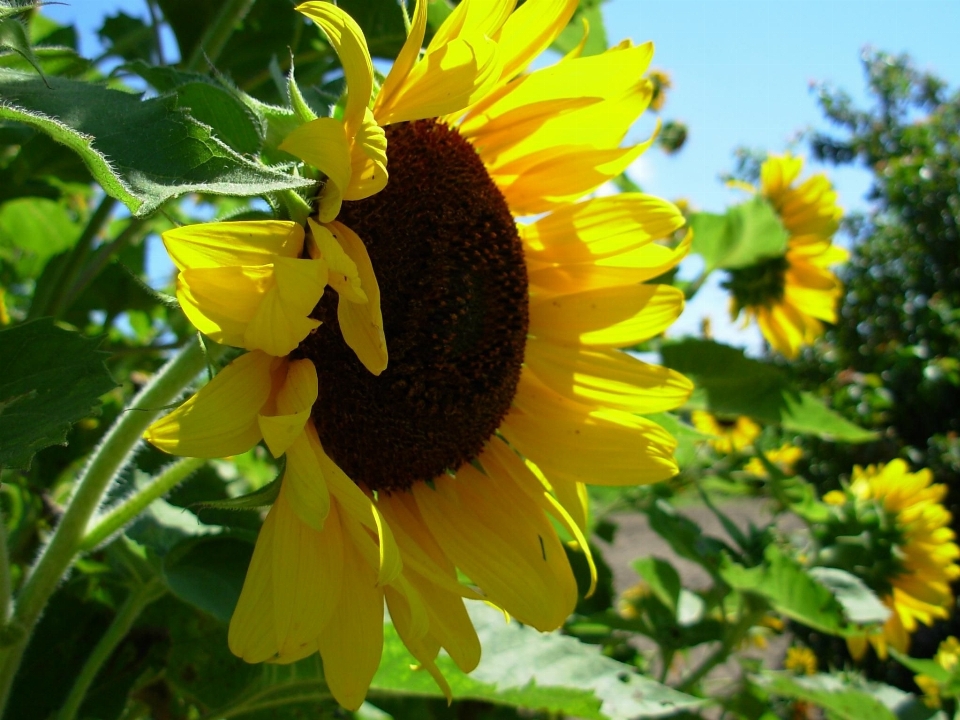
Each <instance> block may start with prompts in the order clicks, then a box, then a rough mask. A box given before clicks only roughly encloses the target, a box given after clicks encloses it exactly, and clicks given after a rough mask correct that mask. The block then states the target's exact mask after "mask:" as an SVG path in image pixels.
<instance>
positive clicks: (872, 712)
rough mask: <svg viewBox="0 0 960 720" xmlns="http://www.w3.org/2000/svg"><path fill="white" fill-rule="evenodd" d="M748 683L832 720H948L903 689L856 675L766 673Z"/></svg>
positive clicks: (941, 712) (938, 711) (942, 714)
mask: <svg viewBox="0 0 960 720" xmlns="http://www.w3.org/2000/svg"><path fill="white" fill-rule="evenodd" d="M751 680H752V681H753V682H755V683H756V684H757V685H759V686H760V687H762V688H763V689H764V690H766V691H767V692H769V693H771V694H772V695H779V696H780V697H786V698H791V699H793V700H803V701H805V702H809V703H813V704H814V705H817V706H818V707H821V708H823V709H824V710H826V711H827V717H829V718H831V719H832V720H863V718H870V720H947V716H946V715H945V714H944V713H943V711H941V710H938V709H936V708H929V707H927V706H926V705H925V704H924V703H923V701H922V700H920V699H919V698H917V697H914V696H912V695H910V694H909V693H906V692H904V691H903V690H899V689H897V688H895V687H891V686H890V685H884V684H882V683H874V682H868V681H867V680H864V679H862V678H860V677H858V676H855V675H839V674H837V675H827V674H826V673H821V674H819V675H811V676H810V677H797V676H796V675H792V674H790V673H786V672H765V673H762V674H760V675H755V676H752V677H751Z"/></svg>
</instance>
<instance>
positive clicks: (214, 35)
mask: <svg viewBox="0 0 960 720" xmlns="http://www.w3.org/2000/svg"><path fill="white" fill-rule="evenodd" d="M255 2H256V0H226V1H225V2H224V3H223V7H222V8H221V9H220V13H219V14H218V15H217V17H216V18H215V19H214V21H213V22H212V23H210V25H209V26H207V29H206V30H205V31H204V33H203V37H201V38H200V42H198V43H197V46H196V47H195V48H194V49H193V52H192V53H191V55H190V59H189V60H188V61H187V64H186V69H187V70H190V71H193V72H201V71H202V70H203V69H204V63H205V62H208V63H210V64H211V65H212V64H213V63H215V62H216V61H217V59H218V58H219V57H220V53H222V52H223V48H224V47H225V46H226V44H227V41H228V40H229V39H230V36H231V35H233V31H234V30H235V29H236V27H237V24H238V23H240V22H242V21H243V19H244V18H245V17H246V16H247V13H248V12H250V8H252V7H253V4H254V3H255Z"/></svg>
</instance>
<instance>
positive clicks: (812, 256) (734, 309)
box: [723, 155, 847, 358]
mask: <svg viewBox="0 0 960 720" xmlns="http://www.w3.org/2000/svg"><path fill="white" fill-rule="evenodd" d="M802 168H803V160H802V159H801V158H797V157H792V156H790V155H782V156H776V155H774V156H771V157H769V158H767V160H766V161H765V162H764V163H763V165H762V166H761V168H760V190H759V192H760V195H762V196H763V197H764V198H766V199H767V200H768V201H769V202H770V204H771V205H772V206H773V208H774V210H775V211H776V213H777V215H778V216H779V217H780V221H781V223H782V224H783V227H784V229H785V230H786V231H787V233H788V234H789V239H788V241H787V249H786V253H785V254H784V255H782V256H779V257H774V258H770V259H767V260H762V261H761V262H760V263H758V264H757V265H752V266H750V267H746V268H743V269H739V270H730V271H728V272H729V277H728V279H727V280H726V281H724V283H723V285H724V287H726V288H727V289H729V290H730V292H731V294H732V297H731V302H730V315H731V317H732V318H733V319H734V320H736V319H737V318H738V317H739V316H740V314H741V313H744V315H745V321H746V322H749V321H750V320H756V322H757V325H758V326H759V327H760V332H762V333H763V336H764V337H765V338H766V339H767V342H769V343H770V345H771V346H772V347H773V348H774V349H775V350H778V351H779V352H781V353H782V354H783V355H785V356H787V357H789V358H793V357H796V356H797V353H798V352H799V351H800V348H801V347H803V346H804V345H809V344H811V343H812V342H813V341H814V340H815V339H816V338H817V337H818V336H819V335H821V334H822V333H823V322H829V323H835V322H836V321H837V309H836V308H837V301H838V299H839V298H840V295H841V293H842V290H843V288H842V286H841V284H840V281H839V280H837V277H836V275H834V274H833V272H831V271H830V270H829V269H828V268H829V266H830V265H834V264H836V263H840V262H844V261H845V260H846V259H847V252H846V250H844V249H843V248H839V247H835V246H834V245H833V244H832V238H833V234H834V233H835V232H836V231H837V228H838V227H839V223H840V218H841V217H843V211H842V210H841V209H840V208H839V207H838V206H837V204H836V200H837V194H836V193H835V192H834V191H833V188H832V187H831V186H830V181H829V180H828V179H827V176H826V175H824V174H823V173H820V174H818V175H814V176H813V177H811V178H808V179H807V180H805V181H804V182H802V183H800V184H799V185H796V186H794V185H793V183H794V181H796V179H797V178H798V176H799V175H800V171H801V169H802ZM746 187H747V188H748V189H749V190H751V191H755V190H756V189H755V188H753V187H751V186H746Z"/></svg>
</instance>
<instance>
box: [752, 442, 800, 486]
mask: <svg viewBox="0 0 960 720" xmlns="http://www.w3.org/2000/svg"><path fill="white" fill-rule="evenodd" d="M763 454H764V455H765V456H766V458H767V460H769V461H770V462H771V463H772V464H773V465H776V466H777V467H778V468H780V469H781V470H782V471H783V472H784V473H785V474H786V475H792V474H793V466H794V465H796V464H797V462H798V461H799V460H800V458H802V457H803V450H801V449H800V448H798V447H797V446H795V445H790V444H786V445H781V446H780V447H778V448H775V449H774V450H767V451H765V452H764V453H763ZM743 469H744V471H745V472H748V473H750V474H751V475H754V476H756V477H759V478H766V477H767V476H768V473H767V468H766V466H765V465H764V464H763V463H762V462H761V461H760V458H756V457H755V458H750V460H749V462H747V464H746V465H744V466H743Z"/></svg>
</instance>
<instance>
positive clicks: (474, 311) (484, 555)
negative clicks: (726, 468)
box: [147, 0, 691, 709]
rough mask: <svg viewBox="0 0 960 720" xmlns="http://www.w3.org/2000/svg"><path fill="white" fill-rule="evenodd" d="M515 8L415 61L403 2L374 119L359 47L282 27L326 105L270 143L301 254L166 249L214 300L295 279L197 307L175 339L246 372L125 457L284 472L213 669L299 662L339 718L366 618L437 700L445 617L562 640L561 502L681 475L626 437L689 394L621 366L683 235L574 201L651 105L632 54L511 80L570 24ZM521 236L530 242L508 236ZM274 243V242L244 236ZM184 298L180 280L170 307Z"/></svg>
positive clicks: (376, 650) (332, 23) (376, 643)
mask: <svg viewBox="0 0 960 720" xmlns="http://www.w3.org/2000/svg"><path fill="white" fill-rule="evenodd" d="M514 5H515V2H513V1H512V0H498V1H496V2H480V1H479V0H464V2H461V3H460V4H459V5H458V6H457V8H456V9H455V10H454V11H453V12H452V13H451V15H450V16H449V18H448V19H447V20H446V21H445V22H444V24H443V25H442V26H441V27H440V28H439V29H438V31H437V32H436V34H435V35H434V37H433V39H432V40H431V42H430V43H429V45H428V46H427V48H426V50H425V51H424V52H423V54H422V55H421V45H422V42H423V38H424V32H425V28H426V12H427V10H426V2H425V0H420V1H418V2H417V3H416V6H415V10H414V13H413V16H412V18H411V24H410V32H409V36H408V38H407V41H406V44H405V45H404V46H403V48H402V50H401V52H400V54H399V56H398V57H397V59H396V61H395V63H394V65H393V68H392V70H391V71H390V73H389V75H388V76H387V78H386V79H385V81H384V83H383V85H382V86H381V87H380V89H379V93H378V94H376V97H375V98H373V99H372V103H371V94H372V87H373V85H372V69H371V68H372V66H371V63H370V57H369V52H368V50H367V47H366V44H365V41H364V38H363V34H362V32H361V31H360V28H359V27H357V25H356V23H355V22H354V21H353V20H352V19H351V18H350V17H349V16H348V15H347V14H346V13H344V12H343V11H341V10H339V9H338V8H337V7H336V6H334V5H331V4H328V3H322V2H308V3H305V4H303V5H301V6H300V7H299V8H298V10H299V11H300V12H302V13H303V14H304V15H306V16H307V17H308V18H310V19H311V20H313V21H314V22H315V23H316V24H317V25H318V26H319V27H320V28H321V30H322V31H323V32H324V33H325V35H326V36H327V38H328V40H329V41H330V43H331V44H332V46H333V47H334V48H335V50H336V51H337V53H338V55H339V57H340V59H341V62H342V65H343V68H344V76H345V78H346V85H347V94H346V99H345V102H343V103H341V105H340V106H338V108H337V111H336V112H335V113H334V118H321V119H318V120H313V121H311V122H307V123H305V124H304V125H303V126H301V127H300V128H299V129H297V130H296V131H294V132H293V133H292V134H291V135H290V136H289V137H287V139H286V140H285V141H284V143H283V146H282V147H283V148H284V149H285V150H286V151H287V152H289V153H292V154H294V155H296V156H297V157H300V158H301V159H302V160H303V161H304V162H306V163H308V164H310V165H313V166H314V167H316V168H318V169H319V170H321V171H322V173H323V174H324V175H325V176H326V177H327V181H326V184H325V185H324V187H323V189H322V190H321V193H320V196H319V199H318V203H317V208H316V212H315V213H314V214H313V215H311V217H310V220H309V222H308V224H307V227H306V228H305V229H304V228H302V227H300V226H299V225H297V224H295V223H273V224H271V225H269V226H268V225H266V224H257V225H256V226H255V227H256V228H262V230H252V229H251V226H249V225H248V226H246V227H238V226H241V223H228V224H210V225H201V226H197V227H193V228H184V229H181V230H178V231H174V234H169V233H168V236H167V237H165V240H166V241H167V244H168V248H169V247H171V245H172V246H173V247H181V249H182V247H186V248H189V251H190V252H189V253H188V254H190V253H192V255H191V257H190V258H187V260H189V261H190V262H196V261H197V258H200V257H202V258H204V262H211V263H214V264H215V265H216V266H217V267H231V268H241V269H242V271H232V272H233V273H234V275H238V274H239V275H244V274H251V273H253V274H256V273H259V272H265V271H261V270H256V271H254V270H252V269H251V268H262V267H264V266H271V268H276V267H283V268H286V267H287V266H288V265H289V264H290V263H289V262H287V260H288V259H290V260H293V259H296V260H299V261H300V263H310V262H312V263H314V265H308V266H303V272H302V273H300V272H299V269H300V266H298V274H296V275H295V276H294V275H293V271H292V269H291V270H290V272H289V273H288V272H287V270H284V271H283V272H280V273H278V272H277V271H276V269H272V270H271V272H272V274H271V275H269V277H267V279H266V280H264V281H263V282H262V283H261V284H259V285H255V284H253V283H248V285H247V286H246V289H245V290H244V291H243V292H242V293H241V292H239V291H232V290H230V289H229V288H225V293H226V294H223V295H216V293H214V292H212V288H207V289H208V290H211V291H210V292H206V293H205V294H204V298H205V301H204V302H201V301H197V302H196V303H195V304H196V305H197V307H198V313H197V314H199V315H200V316H201V317H202V318H204V319H205V321H206V322H207V323H208V324H207V325H203V326H201V325H198V327H200V329H201V330H204V332H207V333H208V334H210V330H209V328H210V327H211V326H212V325H216V324H217V322H219V321H221V320H223V321H224V322H226V320H232V319H233V318H237V319H238V323H239V324H238V325H237V326H236V327H235V328H233V331H232V332H231V333H224V334H221V335H220V336H219V337H220V338H221V339H222V341H224V342H231V344H235V345H238V346H240V347H244V348H246V349H248V350H249V352H247V353H246V354H244V355H241V356H240V357H239V358H237V359H236V360H234V361H233V362H231V363H230V364H229V365H228V366H227V367H225V368H224V369H223V370H221V371H220V372H219V373H218V374H217V375H216V377H214V379H213V380H212V381H210V382H209V383H208V384H207V385H205V386H204V387H202V388H201V389H200V390H199V391H198V392H197V393H196V394H195V395H194V396H193V397H191V398H190V399H189V400H187V401H186V402H185V403H184V404H183V405H182V406H181V407H179V408H178V409H177V410H175V411H174V412H172V413H171V414H170V415H168V416H166V417H165V418H162V419H161V420H159V421H158V422H156V423H155V424H154V425H153V426H151V428H150V429H149V430H148V432H147V439H148V440H150V442H152V443H153V444H154V445H156V446H157V447H159V448H161V449H163V450H165V451H168V452H170V453H173V454H178V455H188V456H195V457H222V456H227V455H233V454H237V453H239V452H242V451H244V450H246V449H248V448H250V447H252V446H253V445H255V444H256V443H258V442H260V441H261V440H263V441H264V442H265V443H266V445H267V447H268V449H269V450H270V452H271V453H272V454H273V455H274V456H276V457H279V456H281V455H285V458H286V460H285V467H284V475H283V479H282V482H281V484H280V489H279V494H278V496H277V498H276V500H275V502H274V503H273V505H272V507H271V509H270V511H269V512H268V514H267V516H266V519H265V520H264V523H263V527H262V529H261V531H260V535H259V537H258V539H257V544H256V548H255V551H254V555H253V558H252V560H251V564H250V567H249V570H248V572H247V577H246V581H245V583H244V586H243V591H242V593H241V596H240V599H239V602H238V604H237V608H236V610H235V612H234V615H233V618H232V620H231V623H230V629H229V635H228V641H229V645H230V649H231V650H232V651H233V652H234V653H235V654H236V655H238V656H239V657H241V658H243V659H244V660H247V661H249V662H263V661H269V662H279V663H287V662H294V661H296V660H299V659H300V658H303V657H306V656H309V655H311V654H313V653H316V652H319V653H320V655H321V657H322V659H323V664H324V672H325V677H326V681H327V684H328V685H329V687H330V690H331V692H332V693H333V695H334V697H335V698H336V699H337V700H338V701H339V702H340V703H341V704H342V705H344V706H345V707H347V708H351V709H356V708H357V707H359V706H360V704H361V703H362V702H363V699H364V697H365V694H366V692H367V688H368V687H369V684H370V681H371V678H372V677H373V674H374V673H375V671H376V669H377V666H378V664H379V661H380V655H381V650H382V645H383V604H384V601H386V604H387V607H388V609H389V611H390V616H391V619H392V621H393V623H394V625H395V626H396V628H397V631H398V633H399V635H400V637H401V639H402V640H403V641H404V643H405V644H406V645H407V647H408V648H409V650H410V651H411V653H412V654H413V655H414V657H416V659H417V661H418V662H419V663H420V665H421V666H422V667H423V668H425V669H426V670H427V671H428V672H430V673H431V675H432V676H433V677H434V678H435V680H436V681H437V683H438V684H439V685H440V686H441V688H443V689H444V691H445V692H446V693H447V694H448V696H449V688H448V687H447V685H446V681H445V680H444V678H443V677H442V675H441V674H440V672H439V670H438V669H437V666H436V664H435V658H436V656H437V653H438V652H439V650H440V648H441V647H442V648H444V649H445V650H446V651H447V653H448V654H449V655H450V657H451V658H452V659H453V660H454V662H455V663H456V664H457V665H458V666H459V667H460V668H461V669H463V670H464V671H465V672H469V671H470V670H472V669H473V668H474V667H475V666H476V665H477V663H478V661H479V657H480V645H479V641H478V638H477V635H476V632H475V630H474V628H473V625H472V623H471V621H470V619H469V616H468V615H467V613H466V610H465V606H464V599H465V598H466V599H480V600H485V601H487V602H489V603H491V604H494V605H496V606H498V607H500V608H502V609H503V610H504V611H505V612H506V613H509V614H510V615H512V616H514V617H516V618H517V619H518V620H520V621H521V622H523V623H525V624H528V625H531V626H533V627H535V628H538V629H539V630H543V631H547V630H552V629H555V628H557V627H559V626H560V625H561V624H562V623H563V621H564V619H565V618H566V617H567V616H568V615H569V613H570V612H571V611H572V610H573V608H574V605H575V603H576V598H577V586H576V582H575V580H574V576H573V573H572V571H571V569H570V565H569V563H568V560H567V556H566V553H565V550H564V547H563V544H562V543H561V541H560V538H559V537H558V535H557V531H556V530H555V529H554V525H553V522H554V521H556V522H557V523H559V524H560V525H561V526H563V527H564V528H565V530H566V532H567V533H569V536H570V537H571V538H573V539H575V540H576V541H577V543H578V544H579V546H580V548H581V549H582V550H583V551H584V552H585V553H587V557H588V560H589V561H590V565H591V568H592V565H593V564H592V559H590V558H589V548H588V546H587V542H586V539H585V537H584V532H585V529H586V520H587V503H586V489H585V483H588V482H590V483H599V484H606V485H633V484H638V483H650V482H656V481H659V480H663V479H666V478H668V477H670V476H672V475H674V474H675V473H676V472H677V466H676V464H675V462H674V460H673V457H672V452H673V449H674V447H675V441H674V439H673V438H672V437H671V436H670V435H669V434H668V433H667V432H665V431H664V430H663V429H662V428H660V427H659V426H658V425H657V424H655V423H654V422H652V421H650V420H647V419H644V418H643V417H640V415H641V414H645V413H654V412H660V411H664V410H668V409H672V408H676V407H678V406H679V405H681V404H682V403H683V402H684V401H685V400H686V398H687V397H688V395H689V393H690V391H691V385H690V383H689V382H688V381H687V380H686V379H685V378H684V377H683V376H681V375H679V374H677V373H675V372H673V371H671V370H668V369H665V368H660V367H654V366H650V365H647V364H645V363H643V362H641V361H639V360H637V359H635V358H634V357H632V356H630V355H628V354H626V353H624V352H621V351H620V350H619V349H618V348H622V347H629V346H633V345H635V344H637V343H639V342H642V341H643V340H645V339H647V338H650V337H653V336H656V335H658V334H659V333H661V332H663V330H664V329H665V328H667V327H668V326H669V325H670V324H671V323H672V322H673V321H674V320H675V319H676V317H677V316H678V315H679V313H680V311H681V309H682V306H683V295H682V293H681V292H679V291H678V290H676V289H674V288H672V287H668V286H660V285H647V284H643V283H644V281H646V280H649V279H651V278H654V277H656V276H658V275H661V274H662V273H663V272H664V271H665V270H667V269H668V268H672V267H674V266H675V265H676V264H677V263H678V262H679V261H680V259H681V258H682V257H683V256H684V254H685V253H686V252H687V250H688V248H689V243H690V238H689V236H688V237H687V238H685V239H684V241H683V242H682V243H680V245H679V246H678V247H676V248H670V247H669V246H667V245H664V244H661V243H658V242H656V241H657V240H659V239H662V238H667V237H669V236H671V234H672V233H674V231H676V230H677V229H678V228H679V227H681V226H682V225H683V218H682V216H681V214H680V212H679V211H678V210H677V209H676V207H674V206H673V205H671V204H670V203H667V202H665V201H663V200H660V199H657V198H654V197H651V196H647V195H642V194H623V195H617V196H613V197H602V198H587V199H584V198H585V197H586V196H588V195H589V193H591V192H592V191H593V190H594V189H596V188H597V187H598V186H600V185H601V184H603V183H604V182H606V181H607V180H609V179H611V178H612V177H615V176H616V175H618V174H620V173H621V172H622V171H623V170H624V169H625V168H626V167H627V166H628V165H629V164H630V163H631V162H632V161H633V160H634V159H635V158H636V157H637V156H638V155H639V154H640V153H641V152H642V151H643V150H644V148H645V147H647V145H648V144H649V143H643V144H640V145H632V146H624V147H621V143H622V141H623V138H624V136H625V134H626V132H627V130H628V129H629V127H630V126H631V124H632V122H633V121H634V120H635V119H636V118H637V117H638V116H639V115H640V114H641V113H642V112H643V111H644V110H645V108H646V106H647V104H648V103H649V100H650V95H651V90H650V84H649V83H648V82H647V81H645V80H644V79H643V78H642V74H643V72H644V70H645V69H646V67H647V64H648V63H649V61H650V58H651V54H652V47H651V46H650V45H649V44H647V45H641V46H637V47H635V46H633V45H632V44H630V43H629V42H625V43H622V44H620V45H618V46H617V47H615V48H613V49H611V50H609V51H607V52H606V53H603V54H601V55H597V56H592V57H579V56H578V55H577V53H576V51H575V52H574V53H572V54H571V55H568V56H567V57H565V58H563V59H562V60H561V61H560V62H559V63H557V64H556V65H554V66H552V67H548V68H545V69H542V70H537V71H534V72H530V73H525V69H526V67H527V66H528V64H529V63H530V62H531V61H532V60H533V58H534V57H535V56H537V55H538V54H539V53H540V52H541V51H542V50H544V49H545V48H546V47H547V46H548V45H549V44H550V43H551V42H552V41H553V39H554V38H555V37H556V35H557V34H558V33H559V32H560V31H561V30H562V29H563V28H564V27H565V26H566V24H567V22H568V21H569V19H570V17H571V15H572V14H573V12H574V10H575V8H576V6H577V2H576V0H527V2H526V3H524V4H523V5H522V6H521V7H520V8H518V9H516V10H515V11H514ZM368 139H372V140H371V141H372V143H373V149H371V150H369V151H368V150H367V149H365V147H366V145H365V144H366V143H367V142H368ZM381 148H383V153H382V154H381V153H380V149H381ZM388 166H389V178H388V179H387V169H388ZM338 173H339V174H338ZM331 186H333V189H331ZM351 188H359V189H357V190H356V192H354V191H353V190H351ZM530 215H538V216H539V219H537V220H536V222H532V223H526V224H525V223H521V222H518V221H517V220H516V219H515V218H517V217H520V216H530ZM281 230H282V232H283V233H285V235H284V237H289V240H287V241H286V242H285V243H279V242H278V241H277V240H276V239H274V240H273V242H272V244H270V243H268V242H266V240H265V239H264V237H263V236H265V235H269V236H270V237H271V238H274V235H275V236H276V238H279V237H280V234H281ZM258 233H259V234H258ZM171 239H172V241H173V242H172V243H171ZM178 243H179V245H178ZM211 246H215V247H216V253H213V254H212V253H211V251H209V248H210V247H211ZM228 248H233V249H234V252H235V253H236V255H237V258H230V257H226V256H225V255H224V254H223V253H227V252H228ZM255 248H261V251H260V253H261V254H260V255H257V254H256V251H255ZM171 252H173V251H171ZM248 253H252V254H251V255H250V257H247V254H248ZM214 255H215V257H214ZM208 256H209V258H210V259H209V260H207V259H206V258H208ZM187 260H184V262H183V263H178V268H181V270H180V271H181V274H183V273H185V272H186V270H189V269H190V267H189V266H190V262H187ZM287 269H290V268H287ZM308 270H309V272H308ZM374 271H375V272H374ZM310 273H312V274H310ZM281 276H283V277H281ZM287 276H290V277H287ZM258 277H259V276H258ZM195 285H196V284H195V283H193V282H178V294H186V293H187V292H189V291H193V289H194V288H195ZM318 286H319V296H318V298H317V300H316V301H315V305H314V307H311V308H307V307H306V306H307V305H308V302H307V301H308V299H309V298H310V297H312V296H313V295H317V294H318ZM327 287H328V288H330V289H332V290H333V292H326V291H325V290H324V288H327ZM273 291H275V295H276V296H277V300H276V301H275V302H274V305H273V306H272V307H271V313H272V314H271V317H272V318H273V319H274V322H275V324H271V325H269V326H268V327H270V328H272V329H273V330H274V332H275V333H276V334H277V335H278V336H281V337H282V338H284V339H286V343H285V344H282V343H277V344H276V345H270V347H265V346H264V344H262V343H261V344H254V343H246V344H245V343H244V342H239V341H240V340H245V338H246V335H247V333H248V330H249V323H250V321H249V320H246V319H247V318H249V317H254V316H256V314H257V313H258V312H261V311H259V310H258V308H259V306H260V305H261V304H263V303H264V302H266V298H267V296H268V295H269V294H270V293H271V292H273ZM298 292H299V295H298V294H297V293H298ZM294 296H295V297H294ZM285 299H286V301H285ZM208 304H209V307H208ZM251 308H252V309H251ZM211 318H212V319H211ZM345 318H346V319H345ZM244 322H246V323H247V324H246V325H245V324H244ZM345 322H346V323H351V324H352V325H353V329H352V330H350V331H347V330H345V327H344V326H345ZM308 325H309V327H308ZM218 327H219V326H218ZM214 332H216V329H214ZM349 333H352V334H353V341H351V339H350V338H349V337H348V334H349ZM295 337H298V338H299V339H298V340H296V343H295V345H294V347H290V348H289V349H287V348H288V347H289V346H290V344H291V341H292V339H293V338H295ZM215 339H216V337H215ZM381 339H382V340H383V343H384V347H383V348H382V350H381V349H380V343H381ZM386 344H388V345H389V348H390V351H389V362H387V355H386ZM281 345H282V347H281ZM593 574H594V577H595V570H593ZM463 578H468V579H469V582H465V581H464V580H463Z"/></svg>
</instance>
